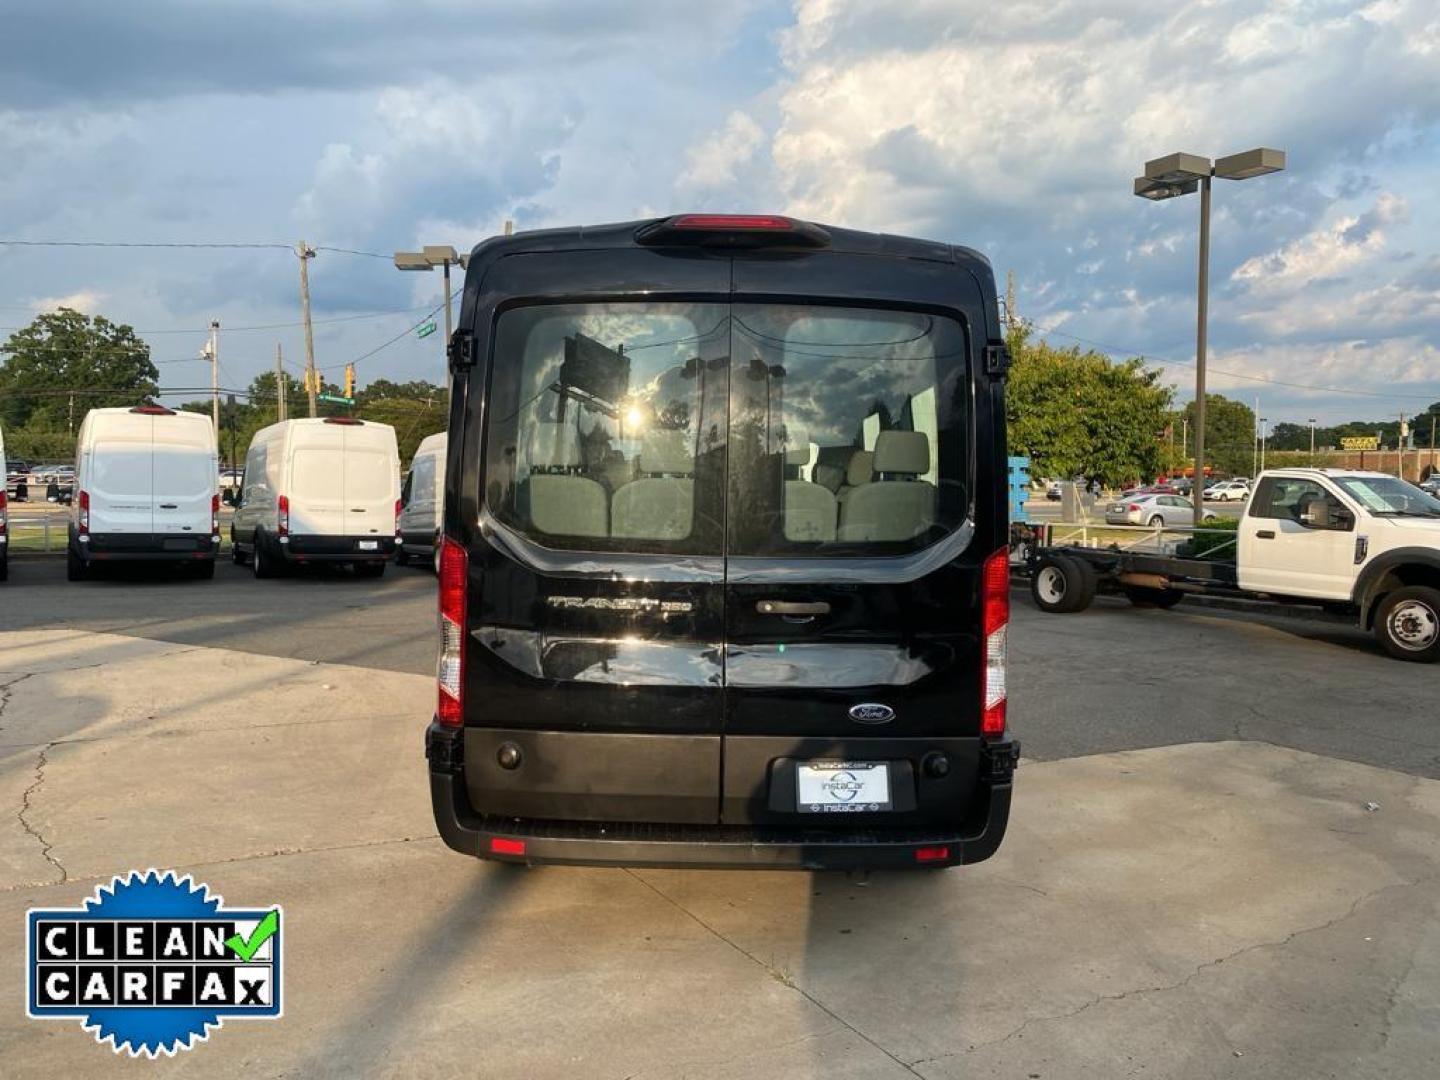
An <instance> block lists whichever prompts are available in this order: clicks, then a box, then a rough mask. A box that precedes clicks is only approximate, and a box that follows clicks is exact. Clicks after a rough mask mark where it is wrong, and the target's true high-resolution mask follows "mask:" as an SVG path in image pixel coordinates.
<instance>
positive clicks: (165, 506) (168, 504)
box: [160, 503, 179, 510]
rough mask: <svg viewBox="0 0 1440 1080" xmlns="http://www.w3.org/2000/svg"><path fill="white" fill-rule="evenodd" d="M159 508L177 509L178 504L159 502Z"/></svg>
mask: <svg viewBox="0 0 1440 1080" xmlns="http://www.w3.org/2000/svg"><path fill="white" fill-rule="evenodd" d="M160 509H161V510H178V509H179V506H178V505H177V504H175V503H161V504H160Z"/></svg>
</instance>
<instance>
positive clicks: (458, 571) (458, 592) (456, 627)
mask: <svg viewBox="0 0 1440 1080" xmlns="http://www.w3.org/2000/svg"><path fill="white" fill-rule="evenodd" d="M469 562H470V558H469V556H468V555H467V554H466V553H465V549H464V548H463V547H461V546H460V545H459V544H457V543H456V542H455V541H454V540H451V539H449V538H448V537H446V538H445V539H443V540H441V541H440V659H439V661H438V662H437V663H436V666H435V682H436V684H437V685H438V688H439V700H438V701H437V703H436V706H435V719H436V720H438V721H439V722H440V723H442V724H450V725H452V726H455V727H459V726H460V725H461V724H462V723H464V722H465V715H464V709H465V698H464V693H465V692H464V687H465V599H466V597H465V591H466V585H467V579H468V578H469Z"/></svg>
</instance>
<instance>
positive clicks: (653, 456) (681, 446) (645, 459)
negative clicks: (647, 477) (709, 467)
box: [640, 428, 695, 476]
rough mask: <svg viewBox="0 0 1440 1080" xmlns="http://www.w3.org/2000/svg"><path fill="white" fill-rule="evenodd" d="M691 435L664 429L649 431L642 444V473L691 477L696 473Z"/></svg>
mask: <svg viewBox="0 0 1440 1080" xmlns="http://www.w3.org/2000/svg"><path fill="white" fill-rule="evenodd" d="M689 441H690V435H689V433H688V432H685V431H675V430H671V429H665V428H662V429H660V430H657V431H647V432H646V433H645V437H644V439H643V440H641V443H640V471H641V472H643V473H666V474H669V475H672V476H673V475H679V476H690V475H693V474H694V472H695V455H694V453H693V452H692V451H691V448H690V445H689Z"/></svg>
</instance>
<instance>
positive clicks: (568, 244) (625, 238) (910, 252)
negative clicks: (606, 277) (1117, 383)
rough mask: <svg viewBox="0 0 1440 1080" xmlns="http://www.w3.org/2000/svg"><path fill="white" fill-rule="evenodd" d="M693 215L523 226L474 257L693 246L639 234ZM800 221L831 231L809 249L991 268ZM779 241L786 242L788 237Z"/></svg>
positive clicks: (970, 256)
mask: <svg viewBox="0 0 1440 1080" xmlns="http://www.w3.org/2000/svg"><path fill="white" fill-rule="evenodd" d="M687 216H689V215H671V216H669V217H661V218H644V219H642V220H639V221H622V222H614V223H611V224H608V225H577V226H566V227H563V228H558V229H535V230H532V231H529V232H519V233H515V234H513V235H511V236H493V237H490V238H489V239H487V240H483V241H481V242H480V243H479V244H476V245H475V247H474V249H473V250H472V251H471V253H470V258H471V259H476V258H478V257H481V256H482V255H483V256H494V255H497V254H501V253H502V252H503V253H504V254H515V253H520V252H558V251H577V250H599V249H605V248H610V249H614V248H638V247H646V246H655V247H681V246H692V245H684V244H679V243H674V244H666V243H663V242H662V243H659V244H642V243H641V242H640V240H638V239H637V234H639V233H640V232H642V231H643V230H645V229H647V228H654V227H657V226H661V225H664V224H665V223H666V222H673V221H675V220H676V219H677V218H681V217H687ZM790 220H792V221H794V223H795V226H796V227H797V235H798V230H799V229H806V230H819V231H820V232H821V233H823V234H824V235H825V236H826V237H827V240H828V242H826V243H824V244H823V245H822V246H820V247H818V248H817V246H816V245H815V244H814V243H809V242H805V243H801V242H798V241H797V243H796V244H794V245H790V246H794V247H801V248H804V249H805V250H812V251H813V250H826V251H832V252H838V253H842V254H851V255H879V256H888V257H890V258H903V259H924V260H927V261H930V262H946V263H953V264H962V263H979V264H983V265H984V266H985V267H986V268H987V269H988V268H989V266H990V260H989V259H988V258H986V257H985V256H984V255H983V254H982V253H980V252H979V251H976V250H975V249H974V248H969V247H963V246H961V245H959V244H945V243H940V242H939V241H935V240H921V239H917V238H915V237H911V236H894V235H892V234H890V233H872V232H861V231H859V230H857V229H842V228H838V227H836V226H832V225H820V224H817V223H815V222H806V221H800V220H799V219H790ZM774 246H777V247H781V248H784V247H785V246H786V245H785V244H784V243H779V244H776V245H774ZM724 250H726V251H730V252H734V251H740V252H742V253H743V252H744V251H745V250H747V249H746V248H743V247H740V248H726V249H724Z"/></svg>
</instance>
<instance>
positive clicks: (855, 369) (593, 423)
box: [484, 304, 969, 557]
mask: <svg viewBox="0 0 1440 1080" xmlns="http://www.w3.org/2000/svg"><path fill="white" fill-rule="evenodd" d="M965 355H966V339H965V335H964V330H963V328H962V327H961V326H960V324H959V323H957V322H955V321H954V320H951V319H947V318H943V317H939V316H935V315H929V314H919V313H911V312H901V311H893V310H878V309H864V308H840V307H834V308H831V307H820V306H815V305H776V304H765V305H758V304H757V305H743V304H736V305H726V304H594V305H552V306H537V307H526V308H519V309H513V310H511V311H509V312H506V313H505V314H504V315H502V316H501V318H500V320H499V323H498V325H497V328H496V335H495V345H494V352H493V354H492V362H491V383H490V395H489V419H488V423H487V435H486V466H485V481H484V482H485V500H486V504H487V506H488V507H489V509H490V510H491V512H492V513H494V514H495V515H496V516H497V517H498V518H499V519H500V520H501V521H503V522H505V523H506V524H508V525H510V526H511V527H513V528H515V529H517V530H519V531H520V532H522V533H524V534H525V535H527V536H528V537H530V538H531V539H533V540H534V541H536V542H537V543H540V544H542V545H544V546H547V547H553V548H561V549H578V550H595V551H617V552H627V553H629V552H634V553H663V554H676V555H684V554H692V555H718V554H721V553H723V552H725V551H727V550H728V551H729V552H730V553H731V554H735V555H778V556H787V557H788V556H809V555H816V556H846V555H852V554H899V553H903V552H906V551H911V550H915V549H917V548H920V547H924V546H926V545H928V544H931V543H934V542H935V541H936V540H938V539H940V538H941V537H943V536H944V535H946V534H947V533H948V532H950V531H951V530H953V529H955V528H957V527H958V526H959V525H960V524H961V523H962V522H963V521H964V520H965V519H966V517H967V515H968V512H969V499H968V479H969V474H968V468H969V455H968V453H967V447H968V445H969V421H968V416H969V411H968V402H969V382H968V368H967V366H966V363H965Z"/></svg>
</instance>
